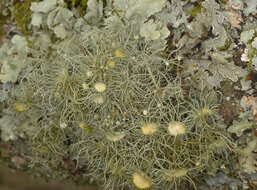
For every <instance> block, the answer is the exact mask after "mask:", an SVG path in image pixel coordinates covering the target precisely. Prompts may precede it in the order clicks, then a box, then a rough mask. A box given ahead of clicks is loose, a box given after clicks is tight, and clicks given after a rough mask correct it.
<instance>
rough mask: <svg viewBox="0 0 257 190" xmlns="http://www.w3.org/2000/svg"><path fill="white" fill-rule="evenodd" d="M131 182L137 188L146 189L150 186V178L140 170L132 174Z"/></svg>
mask: <svg viewBox="0 0 257 190" xmlns="http://www.w3.org/2000/svg"><path fill="white" fill-rule="evenodd" d="M133 183H134V184H135V186H136V187H137V188H138V189H147V188H149V187H151V186H152V180H151V178H150V177H148V176H147V175H146V174H144V173H143V172H141V171H138V172H135V173H134V174H133Z"/></svg>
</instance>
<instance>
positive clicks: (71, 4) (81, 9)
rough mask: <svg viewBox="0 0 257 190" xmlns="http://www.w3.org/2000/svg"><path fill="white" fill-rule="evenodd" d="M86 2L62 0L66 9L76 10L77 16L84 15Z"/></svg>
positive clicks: (85, 0)
mask: <svg viewBox="0 0 257 190" xmlns="http://www.w3.org/2000/svg"><path fill="white" fill-rule="evenodd" d="M87 1H88V0H64V2H65V3H66V5H67V8H69V9H74V8H76V9H77V10H78V12H79V16H83V15H84V14H85V13H86V9H87Z"/></svg>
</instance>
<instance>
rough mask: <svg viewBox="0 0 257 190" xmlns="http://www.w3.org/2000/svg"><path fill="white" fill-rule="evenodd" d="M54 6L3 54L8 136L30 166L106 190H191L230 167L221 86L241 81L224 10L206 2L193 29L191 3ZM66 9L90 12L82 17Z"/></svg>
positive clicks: (37, 12)
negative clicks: (19, 144) (66, 165)
mask: <svg viewBox="0 0 257 190" xmlns="http://www.w3.org/2000/svg"><path fill="white" fill-rule="evenodd" d="M49 2H50V1H49V0H44V1H41V2H34V3H32V4H31V6H30V10H31V11H32V21H31V27H32V28H33V27H34V29H35V31H37V32H36V33H35V34H33V35H32V36H29V37H27V39H25V38H24V37H22V36H21V35H15V36H14V37H13V38H12V43H13V46H12V48H11V49H9V50H8V46H5V47H4V48H5V49H4V48H3V49H4V50H3V51H1V53H2V55H3V60H4V61H5V63H4V64H3V66H2V69H1V75H0V79H1V81H2V82H4V83H11V82H12V83H16V84H15V85H14V86H13V87H12V88H11V89H10V90H9V91H8V93H9V94H8V95H9V97H8V98H5V99H4V101H3V102H4V103H5V104H6V105H8V106H7V107H6V108H5V109H3V111H2V112H1V117H2V118H1V121H5V122H7V123H10V125H11V126H12V127H11V128H6V126H5V125H3V124H0V129H1V131H2V137H1V138H2V140H5V141H8V140H17V139H19V138H24V139H26V146H27V147H28V150H27V151H26V154H25V156H26V158H27V159H28V160H29V162H30V163H31V164H30V167H31V168H33V169H35V170H36V171H38V172H39V173H44V172H46V171H52V170H53V171H54V172H53V173H51V172H48V173H49V174H48V177H50V178H51V177H52V178H61V179H65V176H66V177H67V175H68V174H67V173H68V172H70V173H72V172H73V170H72V171H70V170H68V171H65V172H66V173H65V172H64V173H63V170H61V169H59V168H58V166H59V165H60V163H63V162H65V160H67V159H68V160H71V161H72V163H75V164H74V165H75V166H74V167H75V169H76V170H78V171H80V172H81V173H82V172H83V175H80V179H81V180H88V179H93V180H94V181H95V182H96V183H97V184H100V185H102V186H103V187H104V188H105V189H110V190H113V189H115V188H116V187H119V188H121V189H126V188H130V189H137V188H138V189H179V188H184V189H185V188H186V187H192V188H196V185H195V184H196V183H198V182H202V180H203V179H204V176H206V174H208V175H215V174H216V173H217V172H218V171H219V170H220V169H221V168H222V167H225V166H226V165H227V164H229V155H231V153H232V152H233V148H234V147H233V146H234V144H233V143H232V139H230V137H228V135H227V133H226V127H227V126H226V125H225V123H224V121H223V118H222V117H221V116H220V114H219V110H220V107H219V106H220V103H221V99H222V96H221V92H220V91H219V88H220V84H221V83H222V82H224V81H232V82H238V81H239V80H240V79H241V77H243V76H244V74H242V70H243V69H242V68H241V67H239V66H236V65H234V61H233V55H232V54H231V53H229V52H227V51H225V50H228V51H229V50H231V49H232V48H233V47H232V44H233V43H234V42H233V41H232V37H231V36H230V34H229V32H228V26H227V24H228V25H229V22H228V21H227V18H226V15H225V14H223V12H222V11H221V10H223V9H224V6H223V3H224V2H223V1H222V3H218V2H216V1H215V0H206V1H203V2H201V3H198V4H197V6H198V8H197V11H194V14H193V15H192V16H193V20H192V22H190V23H189V21H188V19H191V18H189V17H190V15H186V11H184V9H187V10H188V12H190V10H192V6H191V5H192V4H191V3H187V2H186V1H185V2H184V1H183V2H179V1H175V0H172V1H166V0H161V1H158V2H157V1H154V0H141V1H140V2H139V1H137V0H130V1H128V0H114V1H112V0H110V1H108V0H107V1H93V0H88V1H87V5H85V2H86V1H63V0H55V1H51V3H49ZM65 2H66V3H67V2H69V4H68V7H69V8H70V9H72V8H74V7H75V8H76V6H78V5H82V6H86V7H87V10H86V14H85V15H84V16H83V17H80V18H76V19H75V17H76V14H75V11H73V10H69V9H67V4H65ZM79 2H80V3H79ZM41 5H46V6H44V7H43V8H42V6H41ZM173 5H174V6H173ZM174 7H176V8H177V9H176V10H174ZM162 11H164V12H162ZM191 12H192V11H191ZM164 13H165V14H164ZM167 15H168V16H169V17H172V18H171V19H172V20H171V23H168V19H167V18H165V16H167ZM223 21H224V22H223ZM224 23H225V24H226V25H225V24H224ZM167 24H171V27H170V28H172V29H170V30H169V29H168V28H167ZM46 28H47V29H46ZM53 34H54V38H55V39H54V40H52V38H53ZM167 38H168V40H167ZM251 40H252V38H251ZM51 42H52V44H51ZM167 42H168V43H170V45H169V47H167ZM251 42H252V41H251ZM247 43H249V42H248V41H247ZM253 43H254V44H253V46H255V41H253ZM20 60H23V62H22V63H21V62H20ZM174 68H175V69H174ZM10 118H13V120H11V119H10ZM236 123H237V122H236V121H235V122H234V123H233V124H234V125H236ZM253 126H254V125H253ZM232 128H233V127H231V128H230V129H232ZM253 128H254V127H253ZM230 132H231V133H234V131H233V130H232V131H230ZM240 132H241V131H240ZM236 133H237V131H236ZM249 146H250V145H249ZM249 150H250V149H248V148H246V149H243V150H242V149H239V150H238V152H239V154H243V152H247V151H248V152H249ZM251 150H252V149H251ZM241 158H242V159H241V160H243V159H244V158H243V157H241ZM240 162H241V161H240ZM81 173H79V174H81Z"/></svg>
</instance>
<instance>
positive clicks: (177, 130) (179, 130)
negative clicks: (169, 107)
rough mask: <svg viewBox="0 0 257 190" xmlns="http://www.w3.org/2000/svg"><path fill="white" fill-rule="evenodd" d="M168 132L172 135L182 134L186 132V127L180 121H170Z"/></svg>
mask: <svg viewBox="0 0 257 190" xmlns="http://www.w3.org/2000/svg"><path fill="white" fill-rule="evenodd" d="M168 132H169V134H170V135H172V136H177V135H183V134H185V133H186V127H185V125H184V123H182V122H171V123H169V125H168Z"/></svg>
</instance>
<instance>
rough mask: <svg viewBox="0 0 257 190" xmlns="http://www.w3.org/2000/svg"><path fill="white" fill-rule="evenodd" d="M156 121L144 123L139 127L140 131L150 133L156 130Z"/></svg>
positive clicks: (145, 133)
mask: <svg viewBox="0 0 257 190" xmlns="http://www.w3.org/2000/svg"><path fill="white" fill-rule="evenodd" d="M157 128H158V126H157V124H156V123H144V124H143V125H142V127H141V131H142V133H143V134H144V135H152V134H154V133H155V132H156V131H157Z"/></svg>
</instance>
